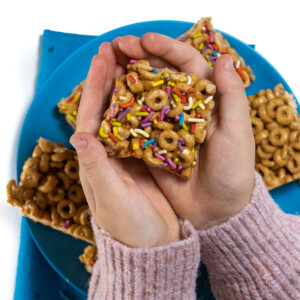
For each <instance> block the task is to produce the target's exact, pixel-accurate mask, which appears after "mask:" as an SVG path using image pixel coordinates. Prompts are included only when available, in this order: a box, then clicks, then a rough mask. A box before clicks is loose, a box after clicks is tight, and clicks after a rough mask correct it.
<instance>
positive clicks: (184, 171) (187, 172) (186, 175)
mask: <svg viewBox="0 0 300 300" xmlns="http://www.w3.org/2000/svg"><path fill="white" fill-rule="evenodd" d="M192 174H193V168H192V167H189V168H185V169H182V171H181V175H182V177H184V178H191V176H192Z"/></svg>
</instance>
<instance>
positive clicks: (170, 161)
mask: <svg viewBox="0 0 300 300" xmlns="http://www.w3.org/2000/svg"><path fill="white" fill-rule="evenodd" d="M167 162H168V164H169V165H170V166H171V167H172V168H173V169H176V168H177V166H176V165H175V164H174V163H173V162H172V160H171V158H169V157H168V158H167Z"/></svg>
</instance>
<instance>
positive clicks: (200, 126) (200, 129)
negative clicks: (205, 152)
mask: <svg viewBox="0 0 300 300" xmlns="http://www.w3.org/2000/svg"><path fill="white" fill-rule="evenodd" d="M208 124H209V121H208V120H206V121H205V122H202V123H196V125H195V140H196V142H197V143H200V144H201V143H203V141H204V139H205V131H206V130H207V127H208Z"/></svg>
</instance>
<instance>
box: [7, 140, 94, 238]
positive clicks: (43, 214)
mask: <svg viewBox="0 0 300 300" xmlns="http://www.w3.org/2000/svg"><path fill="white" fill-rule="evenodd" d="M78 170H79V166H78V161H77V154H76V153H75V152H74V151H72V150H69V149H67V148H66V147H65V146H64V145H63V144H62V143H53V142H50V141H48V140H45V139H43V138H40V139H39V142H38V145H37V146H36V147H35V148H34V150H33V153H32V157H30V158H28V159H27V161H26V162H25V164H24V166H23V170H22V173H21V175H20V182H19V185H17V183H16V181H15V180H10V181H9V182H8V183H7V186H6V191H7V203H9V204H10V205H12V206H15V207H18V208H19V210H20V213H21V214H22V215H24V216H25V217H27V218H30V219H32V220H33V221H35V222H40V223H42V224H44V225H48V226H51V227H52V228H55V229H57V230H60V231H63V232H65V233H68V234H71V235H72V236H74V237H75V238H79V239H82V240H85V241H87V242H89V243H94V240H93V232H92V228H91V225H90V222H89V209H88V205H87V202H86V199H85V196H84V194H83V190H82V187H81V184H80V181H79V174H78Z"/></svg>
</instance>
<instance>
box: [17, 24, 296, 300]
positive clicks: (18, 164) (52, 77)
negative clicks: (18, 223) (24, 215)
mask: <svg viewBox="0 0 300 300" xmlns="http://www.w3.org/2000/svg"><path fill="white" fill-rule="evenodd" d="M168 23H172V25H178V24H184V25H185V26H187V27H188V26H192V25H193V24H194V23H191V22H186V21H176V20H155V21H146V22H139V23H134V24H130V25H126V26H122V27H119V28H116V29H113V30H111V31H109V32H106V33H104V34H102V35H100V36H98V37H95V38H94V39H93V40H91V41H90V42H88V43H86V44H85V45H83V46H82V47H80V48H78V49H77V50H75V51H74V52H73V53H72V55H70V56H69V57H67V58H66V59H65V60H64V61H63V62H62V63H61V64H60V65H59V66H57V68H56V69H55V70H54V72H53V73H52V74H51V75H50V76H49V78H48V79H47V80H46V81H45V83H44V84H43V86H42V88H41V89H40V93H39V94H38V95H36V97H35V98H34V99H33V101H32V104H31V106H30V108H29V110H28V112H29V111H30V109H31V107H32V105H33V104H34V102H35V101H36V99H38V98H39V95H40V94H41V93H42V90H43V89H44V88H45V86H47V84H49V82H51V80H53V79H54V78H55V77H56V74H57V73H59V72H60V70H61V69H62V68H63V66H64V65H65V64H68V63H69V62H71V61H72V59H73V57H74V56H76V55H78V53H80V52H81V51H83V49H84V48H89V47H90V45H91V44H93V43H96V41H97V40H103V39H104V40H105V39H106V38H107V37H108V36H110V35H113V34H114V33H118V34H117V35H118V36H119V35H120V34H119V32H120V31H121V32H122V31H127V30H130V29H132V28H135V27H136V26H150V27H151V25H154V24H163V25H167V24H168ZM221 32H222V31H221ZM222 33H223V34H224V35H225V36H226V38H228V39H230V38H231V39H235V40H237V41H238V42H240V43H242V44H243V46H247V45H246V44H245V43H243V42H242V41H240V40H239V39H237V38H235V37H233V36H231V35H229V34H227V33H224V32H222ZM127 34H128V33H127ZM117 35H116V36H117ZM247 47H248V46H247ZM248 48H249V51H253V53H255V54H258V53H257V52H256V51H254V50H253V49H252V48H251V47H248ZM259 55H260V54H259ZM260 56H261V58H263V59H264V61H265V63H266V64H267V65H268V68H270V69H271V70H272V72H274V73H276V74H277V76H278V77H280V78H281V79H282V81H281V82H282V83H283V85H284V87H285V88H286V89H287V90H288V91H289V92H292V91H291V89H290V87H289V86H288V84H287V83H286V82H285V80H284V79H283V78H282V76H281V75H280V74H279V72H278V71H277V70H276V69H275V68H274V67H273V66H272V65H271V64H270V63H269V62H268V61H267V60H266V59H265V58H264V57H263V56H262V55H260ZM264 88H273V87H264ZM259 89H261V88H259ZM257 91H258V90H257ZM254 93H256V92H252V93H251V94H254ZM27 119H28V120H27ZM26 122H29V116H28V113H27V115H26V118H25V120H24V124H23V127H22V130H21V134H20V139H19V145H18V154H17V157H18V159H17V174H18V176H19V173H20V170H21V168H22V165H23V163H24V162H23V161H22V162H21V160H20V159H19V157H20V151H21V148H22V147H21V137H22V136H23V134H24V131H25V129H24V128H25V127H26ZM18 180H19V178H18ZM34 224H36V225H38V226H40V225H41V224H38V223H34ZM27 225H28V228H29V231H30V233H31V236H32V237H33V239H34V241H35V243H36V245H37V247H38V248H39V249H40V251H41V253H42V254H43V256H44V257H45V258H46V260H47V261H48V263H49V264H50V265H51V266H52V267H53V268H54V269H55V270H56V272H57V273H58V274H59V275H60V276H61V277H62V278H64V279H66V278H65V276H64V275H63V274H62V273H61V271H60V270H59V269H58V268H57V267H56V266H55V265H54V263H52V261H51V260H49V259H48V258H47V254H46V253H44V251H43V249H42V248H41V247H40V245H39V242H38V241H37V240H36V238H35V236H34V233H33V231H32V228H31V226H30V224H29V223H28V222H27ZM68 282H69V284H70V285H72V286H73V287H74V288H75V289H77V290H78V291H80V292H81V293H82V294H84V295H86V292H85V291H83V290H82V289H81V288H79V287H78V286H77V285H74V284H73V283H72V281H68Z"/></svg>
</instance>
